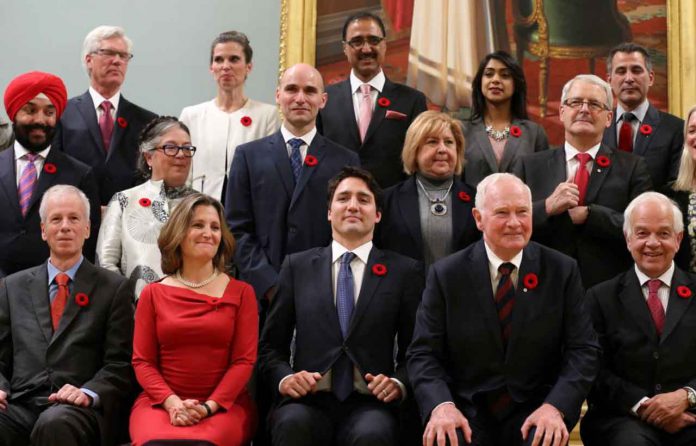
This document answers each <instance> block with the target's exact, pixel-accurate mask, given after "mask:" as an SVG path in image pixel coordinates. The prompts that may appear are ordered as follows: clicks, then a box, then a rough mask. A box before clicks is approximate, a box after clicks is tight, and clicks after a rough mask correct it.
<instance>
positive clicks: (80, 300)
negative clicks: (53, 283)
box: [75, 293, 89, 307]
mask: <svg viewBox="0 0 696 446" xmlns="http://www.w3.org/2000/svg"><path fill="white" fill-rule="evenodd" d="M75 303H76V304H78V305H79V306H81V307H86V306H87V305H89V296H87V295H86V294H85V293H77V294H76V295H75Z"/></svg>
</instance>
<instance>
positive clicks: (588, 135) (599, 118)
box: [560, 80, 611, 150]
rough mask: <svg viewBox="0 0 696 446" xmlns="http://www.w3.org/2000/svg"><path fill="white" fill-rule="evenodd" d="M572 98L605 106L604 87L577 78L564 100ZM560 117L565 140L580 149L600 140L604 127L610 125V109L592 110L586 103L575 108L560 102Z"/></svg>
mask: <svg viewBox="0 0 696 446" xmlns="http://www.w3.org/2000/svg"><path fill="white" fill-rule="evenodd" d="M572 99H579V100H583V99H584V100H587V101H595V102H598V103H600V104H604V105H605V106H606V104H607V96H606V92H605V91H604V89H603V88H602V87H600V86H599V85H597V84H593V83H590V82H586V81H583V80H577V81H575V82H573V83H572V84H571V86H570V89H569V90H568V94H567V95H566V101H568V100H572ZM560 119H561V122H562V123H563V127H564V129H565V139H566V141H568V142H570V143H571V144H572V145H573V147H575V148H576V149H578V150H581V149H584V148H585V147H586V146H587V145H588V144H590V146H589V147H592V146H593V145H595V144H597V143H599V142H600V141H601V140H602V136H603V135H604V129H606V128H607V127H609V126H610V125H611V111H609V110H604V109H600V110H597V111H592V110H590V108H589V107H588V105H587V104H583V105H582V106H581V107H580V108H575V109H574V108H572V107H570V106H568V105H565V104H562V105H561V109H560ZM589 147H587V148H589Z"/></svg>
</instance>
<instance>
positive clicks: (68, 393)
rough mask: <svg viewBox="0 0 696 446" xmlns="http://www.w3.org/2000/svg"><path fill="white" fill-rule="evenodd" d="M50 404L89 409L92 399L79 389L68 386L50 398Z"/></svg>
mask: <svg viewBox="0 0 696 446" xmlns="http://www.w3.org/2000/svg"><path fill="white" fill-rule="evenodd" d="M48 402H49V403H63V404H72V405H73V406H80V407H89V406H91V405H92V399H91V398H90V397H89V396H88V395H87V394H86V393H84V392H83V391H82V390H80V389H78V388H77V387H75V386H73V385H70V384H66V385H64V386H63V387H61V388H60V390H59V391H57V392H54V393H52V394H50V395H49V396H48Z"/></svg>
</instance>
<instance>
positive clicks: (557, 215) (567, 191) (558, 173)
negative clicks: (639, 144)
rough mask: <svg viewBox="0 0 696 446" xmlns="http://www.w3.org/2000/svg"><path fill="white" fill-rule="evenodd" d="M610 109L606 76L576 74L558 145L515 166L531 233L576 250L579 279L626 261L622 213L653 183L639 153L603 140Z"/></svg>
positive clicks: (567, 89) (596, 276) (587, 280)
mask: <svg viewBox="0 0 696 446" xmlns="http://www.w3.org/2000/svg"><path fill="white" fill-rule="evenodd" d="M611 110H612V94H611V87H610V86H609V84H607V83H606V82H605V81H603V80H602V79H600V78H599V77H597V76H595V75H589V74H581V75H578V76H575V77H574V78H573V79H571V80H570V81H568V83H566V84H565V86H564V87H563V94H562V96H561V109H560V119H561V122H562V123H563V127H564V129H565V143H564V146H563V148H562V149H559V150H547V151H543V152H539V153H535V154H532V155H529V156H527V157H524V158H523V159H522V160H521V162H520V163H519V165H518V167H517V170H516V172H515V173H516V174H517V175H518V176H519V177H520V178H522V180H523V181H524V182H525V183H527V184H528V185H529V187H530V189H531V190H532V200H533V201H534V240H535V241H538V242H539V243H542V244H544V245H546V246H549V247H551V248H554V249H557V250H559V251H561V252H563V253H565V254H567V255H569V256H571V257H573V258H575V259H576V260H577V261H578V265H579V266H580V272H581V274H582V281H583V284H584V285H585V287H590V286H592V285H595V284H597V283H599V282H602V281H604V280H607V279H610V278H612V277H614V276H615V275H616V274H618V273H620V272H621V271H624V270H625V269H626V268H627V267H628V265H629V264H630V257H629V256H628V254H627V253H626V252H625V250H624V249H623V235H622V233H621V226H622V224H623V217H622V215H621V213H622V212H623V210H624V209H625V208H626V205H627V204H628V203H629V202H630V201H631V200H632V199H633V198H635V197H636V196H638V195H639V194H640V193H642V192H645V191H647V190H650V189H651V188H652V182H651V180H650V175H649V173H648V170H647V166H646V164H645V161H644V160H643V159H642V158H641V157H638V156H637V155H633V154H631V153H627V152H624V151H619V150H615V149H612V148H610V147H609V146H606V145H604V144H602V135H603V134H604V129H606V128H607V127H608V126H609V125H611V119H612V111H611Z"/></svg>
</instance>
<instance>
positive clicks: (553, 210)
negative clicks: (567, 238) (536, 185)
mask: <svg viewBox="0 0 696 446" xmlns="http://www.w3.org/2000/svg"><path fill="white" fill-rule="evenodd" d="M579 203H580V189H578V186H577V184H575V183H573V181H572V180H568V181H566V182H563V183H560V184H559V185H558V186H556V189H555V190H554V191H553V193H552V194H551V195H549V197H548V198H547V199H546V201H545V205H546V214H547V215H549V216H552V215H558V214H562V213H563V212H565V211H568V215H570V219H571V220H572V221H573V223H574V224H576V225H581V224H583V223H585V221H587V216H588V215H589V210H588V208H587V206H578V204H579Z"/></svg>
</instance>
